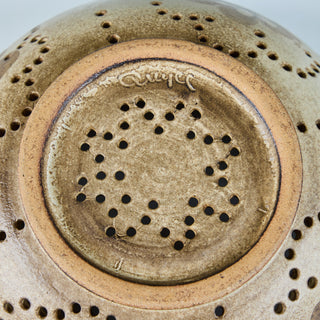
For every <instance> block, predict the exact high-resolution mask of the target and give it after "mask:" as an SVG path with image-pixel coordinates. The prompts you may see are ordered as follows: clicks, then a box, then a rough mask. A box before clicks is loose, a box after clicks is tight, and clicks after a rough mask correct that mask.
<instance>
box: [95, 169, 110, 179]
mask: <svg viewBox="0 0 320 320" xmlns="http://www.w3.org/2000/svg"><path fill="white" fill-rule="evenodd" d="M106 177H107V175H106V174H105V172H103V171H99V172H98V173H97V175H96V178H97V179H98V180H104V179H105V178H106Z"/></svg>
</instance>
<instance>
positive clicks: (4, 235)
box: [0, 230, 7, 242]
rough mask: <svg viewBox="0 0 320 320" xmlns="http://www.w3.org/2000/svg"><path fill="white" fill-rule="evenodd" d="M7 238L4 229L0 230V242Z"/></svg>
mask: <svg viewBox="0 0 320 320" xmlns="http://www.w3.org/2000/svg"><path fill="white" fill-rule="evenodd" d="M6 238H7V234H6V233H5V232H4V231H2V230H1V231H0V242H3V241H4V240H6Z"/></svg>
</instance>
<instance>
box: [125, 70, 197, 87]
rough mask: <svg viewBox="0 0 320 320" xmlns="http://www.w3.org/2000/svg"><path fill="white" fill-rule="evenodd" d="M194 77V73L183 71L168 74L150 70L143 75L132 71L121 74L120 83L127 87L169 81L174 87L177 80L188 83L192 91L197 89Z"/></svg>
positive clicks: (169, 84)
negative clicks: (194, 84) (193, 81)
mask: <svg viewBox="0 0 320 320" xmlns="http://www.w3.org/2000/svg"><path fill="white" fill-rule="evenodd" d="M193 79H194V75H193V74H192V73H188V74H184V73H182V72H177V73H173V72H171V73H168V74H167V73H163V72H150V73H146V74H144V75H141V74H140V73H138V72H136V71H132V72H129V73H125V74H123V75H121V76H119V82H120V84H121V85H122V86H124V87H126V88H130V87H134V86H138V87H143V86H145V85H147V84H148V83H155V82H162V81H167V83H168V87H169V88H172V87H173V84H174V82H176V83H179V84H183V85H186V86H187V88H188V89H189V90H190V91H193V92H194V91H196V89H195V88H194V86H193V85H192V80H193Z"/></svg>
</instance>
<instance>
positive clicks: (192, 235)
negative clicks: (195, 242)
mask: <svg viewBox="0 0 320 320" xmlns="http://www.w3.org/2000/svg"><path fill="white" fill-rule="evenodd" d="M195 236H196V234H195V233H194V231H193V230H188V231H186V233H185V237H186V238H187V239H189V240H192V239H194V238H195Z"/></svg>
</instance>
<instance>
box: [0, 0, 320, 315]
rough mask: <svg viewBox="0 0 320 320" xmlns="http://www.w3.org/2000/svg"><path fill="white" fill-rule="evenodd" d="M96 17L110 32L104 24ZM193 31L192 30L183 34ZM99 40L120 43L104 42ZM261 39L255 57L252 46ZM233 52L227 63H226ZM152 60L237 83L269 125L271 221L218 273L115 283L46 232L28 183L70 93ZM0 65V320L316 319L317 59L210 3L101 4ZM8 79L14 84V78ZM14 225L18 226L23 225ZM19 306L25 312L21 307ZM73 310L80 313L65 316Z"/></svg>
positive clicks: (41, 34)
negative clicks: (273, 186)
mask: <svg viewBox="0 0 320 320" xmlns="http://www.w3.org/2000/svg"><path fill="white" fill-rule="evenodd" d="M101 10H106V12H105V11H101ZM159 10H166V11H163V12H166V13H165V14H164V15H161V14H159V13H158V12H159ZM99 12H100V13H99ZM96 13H99V14H98V15H96ZM178 14H179V17H180V18H179V19H175V18H174V17H177V16H178ZM190 15H193V16H194V17H197V20H191V19H190V18H189V17H190ZM208 17H210V19H208ZM206 18H207V20H209V21H207V20H206ZM213 18H214V19H213ZM211 20H214V21H211ZM103 22H109V23H110V27H109V28H102V27H101V23H103ZM197 24H201V25H202V26H203V29H204V30H201V31H197V30H195V29H194V26H195V25H197ZM257 35H260V36H257ZM262 35H263V37H262ZM139 39H147V40H142V41H139ZM157 39H158V40H157ZM166 39H168V40H166ZM33 40H34V41H33ZM110 40H111V42H115V41H118V42H124V43H120V44H114V45H112V46H109V44H110V43H109V42H108V41H110ZM204 40H205V41H206V42H204ZM261 42H263V43H264V45H265V47H266V49H260V48H258V47H257V44H258V45H259V46H260V47H263V46H262V45H261ZM18 47H19V49H17V48H18ZM105 47H107V48H105ZM146 48H148V49H146ZM214 48H215V49H216V50H214ZM100 49H102V50H100ZM217 49H221V50H222V51H223V52H219V51H220V50H217ZM16 50H19V55H18V54H17V53H16V52H17V51H16ZM96 50H100V51H96ZM40 51H42V52H40ZM95 51H96V52H95ZM235 51H236V52H238V54H239V56H238V57H237V58H234V57H230V56H228V55H231V56H237V54H235ZM252 52H255V54H253V53H252ZM306 52H307V54H308V55H307V54H306ZM10 53H11V55H10ZM90 54H91V55H90ZM248 54H249V55H248ZM39 56H40V57H41V59H39ZM309 56H311V57H312V58H311V57H309ZM6 57H8V58H6ZM160 57H161V58H165V59H176V57H179V59H180V60H181V61H182V62H188V63H195V64H200V65H201V66H202V67H205V68H207V69H208V70H211V71H213V72H215V73H216V74H218V75H221V76H223V78H225V79H228V80H229V81H230V83H232V84H233V85H234V86H235V87H236V88H240V89H241V91H242V92H243V93H244V95H245V96H246V97H248V98H250V100H251V101H252V102H253V104H254V105H255V106H256V107H257V109H258V110H259V112H260V114H261V115H262V116H263V118H264V120H265V122H266V124H267V126H268V127H269V128H270V131H271V133H272V136H273V138H274V141H275V145H276V147H277V149H278V152H279V159H280V164H281V168H282V176H281V188H280V194H279V201H278V205H277V208H276V212H275V214H274V216H273V218H272V220H271V222H270V224H269V226H268V228H267V229H266V231H265V233H264V234H263V236H262V237H261V239H260V241H259V242H258V243H257V244H256V245H255V246H253V248H252V249H251V250H250V251H249V252H248V253H247V254H246V255H245V256H244V257H243V258H242V259H240V260H239V261H238V262H236V263H234V264H232V265H231V266H230V267H229V268H227V269H225V270H224V271H222V272H220V273H217V274H216V275H213V276H211V277H209V278H206V279H203V280H199V281H194V282H191V283H189V284H184V285H176V286H175V285H171V286H151V285H147V284H137V283H135V282H133V281H127V280H123V279H120V278H118V277H116V276H111V275H109V274H108V273H106V272H103V271H101V270H100V269H98V268H95V267H94V266H93V265H92V264H89V263H87V262H86V260H84V259H82V258H80V257H79V255H77V254H76V253H75V252H74V251H72V250H71V249H70V247H69V246H68V245H67V244H66V243H65V242H64V241H63V239H62V237H60V236H59V234H58V233H57V229H56V228H55V227H54V225H53V224H52V222H51V220H50V216H49V215H48V214H47V211H46V208H45V206H44V200H43V194H42V191H41V182H40V180H39V170H40V166H39V165H40V159H41V157H42V150H43V145H44V142H45V137H46V136H45V134H46V131H47V130H48V128H49V127H50V124H51V121H52V120H53V119H54V117H55V115H56V114H57V112H59V107H60V106H61V104H62V103H63V101H64V100H65V99H66V98H67V97H68V96H69V95H70V93H71V92H72V91H73V90H74V89H76V88H77V87H78V86H79V85H81V84H82V83H83V82H84V81H86V79H88V78H89V77H90V76H92V75H94V74H95V73H96V72H99V70H101V69H103V67H106V66H110V65H113V64H115V63H117V62H122V61H124V60H134V59H137V58H160ZM0 58H1V61H0V88H1V91H0V105H1V108H2V109H1V110H2V116H1V120H0V129H1V130H0V133H1V135H2V137H1V138H0V148H1V151H2V152H1V163H2V165H1V168H0V174H1V201H0V204H1V211H2V213H3V214H2V215H1V217H0V230H1V231H2V232H5V233H6V238H5V239H3V241H1V242H0V257H1V261H4V263H2V264H1V267H0V288H1V291H0V292H1V294H0V297H1V302H2V303H3V304H4V308H2V309H1V310H0V317H2V318H4V319H7V318H8V319H10V318H11V319H34V318H36V317H38V316H39V312H40V315H41V314H43V313H41V309H39V307H41V306H44V307H45V308H46V309H47V311H48V315H47V316H46V317H47V318H48V319H59V314H60V315H61V312H60V313H59V311H58V310H59V309H61V310H64V313H65V316H66V318H71V319H76V318H77V319H88V318H90V317H91V316H90V307H91V306H97V307H99V310H100V314H99V315H98V316H97V317H96V318H97V319H106V318H107V316H111V315H113V316H114V317H116V319H117V320H126V319H157V320H160V319H168V318H170V319H171V318H172V319H212V318H214V317H218V315H217V314H216V315H215V310H216V307H217V306H223V308H224V315H223V316H222V317H223V318H224V319H248V318H251V319H278V318H279V314H277V313H276V312H275V311H277V312H278V313H281V314H282V316H281V317H282V318H284V319H315V318H314V317H315V316H316V314H317V310H315V311H314V308H315V306H316V305H317V303H318V296H319V286H317V285H316V284H317V283H316V281H314V280H312V281H310V279H311V277H314V278H319V265H320V260H319V259H320V258H319V256H318V255H317V254H315V253H316V252H317V250H319V249H320V247H319V244H318V243H319V242H318V241H317V235H318V233H319V228H320V224H319V220H318V216H317V214H318V211H319V192H318V190H319V184H320V182H319V178H318V177H319V166H318V165H317V163H318V160H317V159H318V157H319V148H318V147H317V146H318V144H319V140H320V138H319V134H320V132H319V129H318V128H317V125H316V122H317V120H318V119H319V117H320V116H319V103H318V100H319V97H318V95H319V93H318V86H319V77H318V75H317V73H318V72H317V71H319V69H318V68H319V66H318V64H319V63H318V60H319V57H318V56H317V55H316V54H315V53H313V52H312V51H311V50H309V49H308V48H307V47H306V46H305V45H304V44H303V43H301V42H300V41H299V40H298V39H296V38H295V37H294V36H292V35H291V34H289V33H287V32H286V31H284V30H283V29H281V27H279V26H276V25H274V24H272V23H271V22H270V21H266V20H265V19H264V18H262V17H257V16H255V15H253V14H252V13H251V12H247V11H245V10H243V9H240V8H237V7H232V6H230V5H227V4H224V3H222V2H208V1H198V2H196V1H174V2H173V1H172V2H165V1H164V2H162V3H159V5H155V3H154V4H151V3H149V2H147V1H132V2H130V3H129V4H128V3H126V2H124V1H123V2H122V1H117V2H112V1H110V2H97V3H95V4H92V5H89V6H87V7H83V8H79V9H76V10H74V11H72V12H71V13H67V14H65V15H62V16H60V17H58V18H56V19H54V20H52V21H50V22H48V23H46V24H44V25H42V26H39V28H37V29H35V30H33V32H32V34H30V36H29V38H28V39H26V40H24V41H19V42H17V43H16V44H14V45H13V46H12V47H11V48H9V49H8V50H7V51H6V52H4V53H3V55H2V56H1V57H0ZM5 58H6V59H5ZM10 59H12V60H10ZM237 60H238V61H237ZM77 61H79V62H77ZM213 62H214V63H213ZM284 66H287V67H286V68H287V69H288V70H289V69H290V70H291V71H290V70H289V71H287V70H285V69H283V67H284ZM289 67H290V68H289ZM30 69H31V70H30ZM316 70H317V71H316ZM60 75H61V77H59V76H60ZM14 78H15V79H18V78H19V80H18V81H13V83H12V82H11V81H12V79H14ZM28 80H30V81H29V82H28ZM27 83H28V85H25V84H27ZM31 83H32V84H31ZM49 86H50V87H49ZM38 99H39V102H38V103H37V100H38ZM33 109H35V110H34V113H33V114H32V115H31V117H30V118H29V122H28V124H27V119H28V118H27V115H28V110H29V112H31V110H33ZM22 112H23V114H21V113H22ZM301 124H303V125H304V126H305V129H306V130H304V129H303V127H301ZM25 126H26V130H24V128H25ZM298 126H299V128H300V130H302V131H304V132H301V131H300V130H299V129H298ZM19 154H20V157H19ZM301 159H302V161H301ZM18 168H19V170H18ZM302 183H303V187H302V189H301V185H302ZM244 188H245V186H244ZM20 192H21V193H20ZM21 196H22V197H21ZM306 218H308V219H307V220H305V219H306ZM18 219H21V220H24V221H25V224H26V225H25V227H24V228H23V230H21V228H19V224H17V223H16V221H17V220H18ZM310 219H311V220H310ZM310 221H312V223H310ZM19 229H20V230H19ZM293 230H300V231H301V234H302V237H301V239H299V240H294V239H293V238H292V231H293ZM248 232H250V230H248ZM288 249H292V250H293V251H292V252H293V254H292V252H291V255H290V252H288V251H287V250H288ZM285 252H286V256H287V258H285ZM293 268H297V269H298V270H299V272H298V278H297V279H296V280H293V278H294V277H291V278H290V276H289V272H290V270H292V269H293ZM291 274H292V273H291ZM314 284H315V285H314ZM293 289H295V290H297V291H298V292H299V295H298V296H299V298H298V300H296V299H292V300H295V301H291V300H290V299H288V294H289V292H291V291H292V290H293ZM291 297H293V296H292V295H291ZM21 298H27V299H28V300H29V301H30V302H31V308H30V309H28V310H23V308H22V307H20V302H21ZM73 302H78V303H80V304H81V306H82V311H81V313H79V314H75V313H73V312H72V308H71V305H72V303H73ZM6 303H10V304H11V305H12V306H13V310H11V309H10V307H9V308H8V305H7V304H6ZM279 303H281V306H282V310H281V309H279V305H277V304H279ZM275 306H276V308H275ZM39 310H40V311H39ZM8 311H10V312H8ZM91 314H92V311H91ZM312 314H314V315H313V318H312ZM109 319H112V318H110V317H109ZM109 319H108V320H109Z"/></svg>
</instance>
